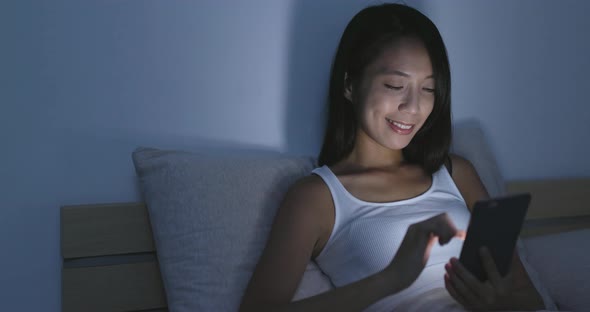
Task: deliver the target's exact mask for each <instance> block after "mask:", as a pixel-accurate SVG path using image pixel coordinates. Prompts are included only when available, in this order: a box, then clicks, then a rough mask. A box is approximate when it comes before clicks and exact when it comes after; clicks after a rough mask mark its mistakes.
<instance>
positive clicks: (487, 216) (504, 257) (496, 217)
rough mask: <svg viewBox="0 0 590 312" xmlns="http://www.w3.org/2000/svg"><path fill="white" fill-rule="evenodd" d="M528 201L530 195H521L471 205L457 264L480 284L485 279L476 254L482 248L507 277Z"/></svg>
mask: <svg viewBox="0 0 590 312" xmlns="http://www.w3.org/2000/svg"><path fill="white" fill-rule="evenodd" d="M530 202H531V195H530V194H529V193H522V194H515V195H510V196H505V197H498V198H492V199H486V200H481V201H478V202H476V203H475V205H474V206H473V212H472V214H471V220H470V221H469V227H468V228H467V236H466V237H465V242H463V248H462V250H461V256H460V257H459V261H460V262H461V264H463V266H465V267H466V268H467V269H468V270H469V271H470V272H471V273H472V274H473V275H474V276H476V277H477V278H478V279H479V280H480V281H482V282H483V281H486V280H487V279H488V277H487V273H486V271H485V269H484V267H483V264H482V261H481V254H480V252H479V249H480V248H481V247H482V246H486V247H487V248H488V250H489V251H490V253H491V254H492V258H493V259H494V262H495V263H496V266H497V268H498V272H500V275H502V276H505V275H506V274H508V271H509V270H510V263H511V262H512V256H513V252H514V247H515V246H516V240H517V239H518V235H519V234H520V230H521V229H522V224H523V222H524V217H525V216H526V213H527V210H528V207H529V204H530Z"/></svg>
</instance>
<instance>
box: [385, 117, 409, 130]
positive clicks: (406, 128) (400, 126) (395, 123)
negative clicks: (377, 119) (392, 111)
mask: <svg viewBox="0 0 590 312" xmlns="http://www.w3.org/2000/svg"><path fill="white" fill-rule="evenodd" d="M387 121H388V122H389V123H390V124H393V125H395V126H396V127H399V128H400V129H404V130H408V129H410V128H412V126H407V125H404V124H401V123H399V122H395V121H393V120H391V119H387Z"/></svg>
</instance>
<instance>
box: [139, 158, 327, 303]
mask: <svg viewBox="0 0 590 312" xmlns="http://www.w3.org/2000/svg"><path fill="white" fill-rule="evenodd" d="M133 162H134V164H135V169H136V172H137V175H138V177H139V181H140V188H141V191H142V193H143V196H144V200H145V202H146V204H147V207H148V210H149V215H150V220H151V224H152V228H153V232H154V240H155V243H156V248H157V250H158V261H159V264H160V270H161V273H162V279H163V282H164V288H165V290H166V295H167V300H168V306H169V309H170V310H171V311H220V312H221V311H236V310H237V309H238V306H239V303H240V300H241V296H242V295H243V293H244V291H245V288H246V286H247V284H248V281H249V279H250V277H251V275H252V272H253V270H254V268H255V266H256V263H257V261H258V258H259V256H260V254H261V252H262V250H263V248H264V246H265V244H266V240H267V236H268V233H269V231H270V227H271V225H272V221H273V219H274V215H275V212H276V209H277V207H278V205H279V204H280V202H281V200H282V198H283V196H284V194H285V192H286V190H287V189H288V187H289V186H290V185H291V184H292V183H293V182H295V180H296V179H298V178H300V177H302V176H305V175H308V174H310V172H311V170H312V169H313V168H314V160H313V158H310V157H300V158H297V157H279V156H274V157H270V156H256V157H246V156H240V157H239V158H238V157H231V156H222V157H219V156H212V155H204V154H196V153H188V152H180V151H163V150H158V149H151V148H138V149H136V150H135V151H134V152H133ZM310 268H311V269H314V268H313V266H310ZM320 274H321V273H320ZM314 280H315V281H317V279H314Z"/></svg>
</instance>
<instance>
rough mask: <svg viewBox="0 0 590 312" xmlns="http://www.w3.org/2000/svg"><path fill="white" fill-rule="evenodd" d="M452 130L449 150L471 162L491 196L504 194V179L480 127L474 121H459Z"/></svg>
mask: <svg viewBox="0 0 590 312" xmlns="http://www.w3.org/2000/svg"><path fill="white" fill-rule="evenodd" d="M453 130H454V131H453V143H452V145H451V152H452V153H455V154H457V155H459V156H462V157H464V158H466V159H467V160H469V161H470V162H471V163H472V164H473V167H475V170H476V171H477V174H478V175H479V177H480V178H481V182H482V183H483V184H484V186H485V187H486V190H487V191H488V194H490V196H491V197H496V196H501V195H504V194H505V193H506V186H505V184H504V179H503V178H502V174H501V173H500V170H499V169H498V164H497V162H496V159H495V158H494V154H493V153H492V151H491V149H490V146H489V143H488V141H487V139H486V137H485V136H484V134H483V131H482V130H481V127H480V126H479V125H478V124H476V123H475V122H459V123H457V125H456V126H455V128H454V129H453Z"/></svg>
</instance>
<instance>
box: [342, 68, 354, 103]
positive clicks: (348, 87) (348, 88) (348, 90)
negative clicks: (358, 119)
mask: <svg viewBox="0 0 590 312" xmlns="http://www.w3.org/2000/svg"><path fill="white" fill-rule="evenodd" d="M348 78H349V77H348V73H344V97H345V98H346V99H347V100H349V101H351V102H352V83H350V79H348Z"/></svg>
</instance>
